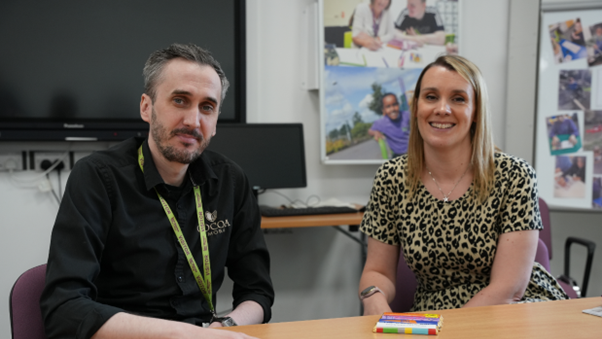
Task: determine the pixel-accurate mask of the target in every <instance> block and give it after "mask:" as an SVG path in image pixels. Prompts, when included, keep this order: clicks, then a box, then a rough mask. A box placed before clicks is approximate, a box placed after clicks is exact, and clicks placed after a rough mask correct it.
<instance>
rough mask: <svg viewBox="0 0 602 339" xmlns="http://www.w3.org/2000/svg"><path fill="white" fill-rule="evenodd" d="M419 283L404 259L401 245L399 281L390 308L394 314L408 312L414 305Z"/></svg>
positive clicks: (398, 267) (398, 266) (398, 264)
mask: <svg viewBox="0 0 602 339" xmlns="http://www.w3.org/2000/svg"><path fill="white" fill-rule="evenodd" d="M417 286H418V281H416V276H415V275H414V272H412V270H410V268H409V267H408V264H407V263H406V260H405V258H404V257H403V247H402V246H401V245H399V262H398V263H397V280H396V283H395V298H394V299H393V301H391V303H390V304H389V306H390V307H391V310H392V311H393V312H408V311H410V308H411V307H412V305H413V304H414V293H416V287H417Z"/></svg>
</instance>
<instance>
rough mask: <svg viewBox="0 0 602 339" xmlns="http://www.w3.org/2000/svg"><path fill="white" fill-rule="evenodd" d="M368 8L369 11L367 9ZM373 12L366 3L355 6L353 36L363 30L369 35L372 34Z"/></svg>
mask: <svg viewBox="0 0 602 339" xmlns="http://www.w3.org/2000/svg"><path fill="white" fill-rule="evenodd" d="M366 9H367V11H366ZM371 25H372V13H371V11H370V7H368V5H366V4H364V3H360V4H358V5H357V6H356V7H355V12H354V14H353V27H352V28H351V30H352V33H351V34H352V36H353V37H354V38H355V37H356V36H358V35H359V34H360V33H361V32H365V33H367V34H369V35H373V34H372V27H371Z"/></svg>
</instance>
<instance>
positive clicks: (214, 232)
mask: <svg viewBox="0 0 602 339" xmlns="http://www.w3.org/2000/svg"><path fill="white" fill-rule="evenodd" d="M143 74H144V78H145V93H144V94H142V99H141V102H140V114H141V116H142V119H143V120H144V121H147V122H148V123H149V125H150V135H149V138H148V139H146V140H145V139H134V138H133V139H129V140H126V141H124V142H122V143H120V144H119V145H117V146H115V147H113V148H111V149H109V150H107V151H102V152H96V153H94V154H92V155H90V156H88V157H86V158H84V159H82V160H80V161H78V162H77V164H76V165H75V166H74V168H73V170H72V172H71V175H70V177H69V182H68V183H67V187H66V191H65V196H64V198H63V201H62V203H61V207H60V210H59V212H58V216H57V219H56V222H55V225H54V229H53V232H52V240H51V245H50V252H49V256H48V266H47V275H46V287H45V289H44V292H43V295H42V298H41V300H40V305H41V308H42V315H43V318H44V322H45V327H46V334H47V336H48V337H49V338H51V339H52V338H96V339H100V338H173V337H176V338H193V337H194V338H251V337H249V336H247V335H245V334H242V333H235V332H230V331H221V330H215V329H213V328H214V327H222V326H234V325H236V324H239V325H246V324H256V323H262V322H267V321H268V320H269V319H270V317H271V305H272V303H273V300H274V290H273V288H272V283H271V280H270V277H269V255H268V252H267V248H266V245H265V242H264V239H263V234H262V232H261V229H260V221H261V217H260V214H259V209H258V207H257V202H256V200H255V198H254V196H253V193H252V190H251V188H250V186H249V183H248V181H247V178H246V177H245V175H244V173H243V171H242V170H241V168H240V167H238V166H237V165H236V164H234V163H233V162H232V161H230V160H228V159H226V158H225V157H223V156H221V155H219V154H217V153H214V152H211V151H205V148H206V147H207V145H208V144H209V141H210V139H211V137H212V136H214V135H215V134H216V124H217V118H218V115H219V111H220V108H221V106H222V102H223V100H224V97H225V95H226V91H227V89H228V85H229V84H228V80H227V79H226V77H225V75H224V72H223V71H222V69H221V67H220V65H219V63H218V62H217V61H216V60H215V59H214V58H213V57H212V56H211V54H210V53H209V52H207V51H205V50H203V49H201V48H199V47H198V46H195V45H193V44H188V45H179V44H173V45H171V46H170V47H169V48H167V49H164V50H159V51H156V52H154V53H152V54H151V56H150V57H149V59H148V61H147V62H146V65H145V67H144V72H143ZM226 267H227V268H228V270H227V271H228V275H229V277H230V278H231V279H232V281H233V282H234V287H233V292H232V297H233V311H231V312H230V313H229V314H228V315H227V316H226V317H218V316H217V315H216V310H215V308H214V305H215V301H216V292H217V290H219V288H220V286H221V284H222V282H223V280H224V274H225V268H226ZM204 327H210V328H204Z"/></svg>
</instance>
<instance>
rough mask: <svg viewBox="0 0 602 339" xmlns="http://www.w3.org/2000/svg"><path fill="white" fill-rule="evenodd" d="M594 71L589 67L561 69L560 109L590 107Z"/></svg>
mask: <svg viewBox="0 0 602 339" xmlns="http://www.w3.org/2000/svg"><path fill="white" fill-rule="evenodd" d="M591 91H592V72H591V71H590V70H589V69H571V70H560V72H559V76H558V110H560V111H563V110H573V109H578V110H582V111H584V110H586V109H590V98H591Z"/></svg>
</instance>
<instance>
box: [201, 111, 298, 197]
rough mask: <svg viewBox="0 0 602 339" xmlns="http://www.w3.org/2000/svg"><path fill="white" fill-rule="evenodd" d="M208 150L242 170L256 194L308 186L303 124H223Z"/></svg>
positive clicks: (218, 128)
mask: <svg viewBox="0 0 602 339" xmlns="http://www.w3.org/2000/svg"><path fill="white" fill-rule="evenodd" d="M207 149H209V150H212V151H215V152H218V153H220V154H222V155H225V156H226V157H228V158H230V159H232V160H233V161H234V162H236V163H237V164H238V165H239V166H240V167H242V169H243V170H244V171H245V173H246V174H247V177H248V178H249V182H250V184H251V187H252V188H253V191H254V192H255V194H257V193H258V192H259V193H261V192H262V191H263V190H265V189H268V188H298V187H306V186H307V175H306V172H305V147H304V142H303V125H302V124H299V123H294V124H220V125H218V126H217V134H216V135H215V136H214V137H213V138H212V139H211V143H210V144H209V147H208V148H207Z"/></svg>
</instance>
